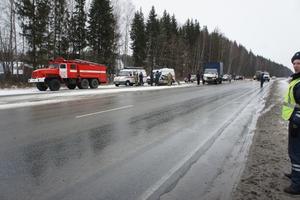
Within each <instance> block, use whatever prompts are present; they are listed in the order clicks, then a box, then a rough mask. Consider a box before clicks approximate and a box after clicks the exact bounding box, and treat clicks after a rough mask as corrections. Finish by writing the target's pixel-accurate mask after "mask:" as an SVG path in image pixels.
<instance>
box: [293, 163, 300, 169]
mask: <svg viewBox="0 0 300 200" xmlns="http://www.w3.org/2000/svg"><path fill="white" fill-rule="evenodd" d="M292 166H293V167H299V168H300V165H297V164H292Z"/></svg>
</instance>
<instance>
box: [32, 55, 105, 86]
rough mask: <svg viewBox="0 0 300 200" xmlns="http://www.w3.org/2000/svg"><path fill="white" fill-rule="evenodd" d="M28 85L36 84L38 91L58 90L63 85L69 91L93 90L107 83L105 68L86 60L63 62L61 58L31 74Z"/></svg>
mask: <svg viewBox="0 0 300 200" xmlns="http://www.w3.org/2000/svg"><path fill="white" fill-rule="evenodd" d="M28 82H29V83H36V87H37V88H38V89H39V90H40V91H46V90H47V89H48V87H49V89H50V90H51V91H57V90H59V89H60V86H61V83H64V84H65V85H66V86H67V87H68V88H69V89H75V88H76V86H77V87H78V88H79V89H87V88H88V87H90V88H92V89H95V88H98V86H99V84H101V83H107V77H106V66H104V65H101V64H97V63H93V62H89V61H86V60H78V59H76V60H65V59H64V58H62V57H59V58H56V59H55V60H52V61H50V62H49V66H48V67H47V68H43V69H37V70H34V71H33V72H32V75H31V79H29V80H28Z"/></svg>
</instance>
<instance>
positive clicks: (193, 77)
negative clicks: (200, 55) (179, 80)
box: [184, 74, 197, 83]
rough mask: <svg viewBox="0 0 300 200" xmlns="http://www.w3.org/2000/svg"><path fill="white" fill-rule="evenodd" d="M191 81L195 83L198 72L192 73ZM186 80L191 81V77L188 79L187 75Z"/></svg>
mask: <svg viewBox="0 0 300 200" xmlns="http://www.w3.org/2000/svg"><path fill="white" fill-rule="evenodd" d="M190 81H191V82H192V83H193V82H194V81H197V76H196V74H192V75H191V79H190ZM184 82H186V83H187V82H189V79H188V77H185V78H184Z"/></svg>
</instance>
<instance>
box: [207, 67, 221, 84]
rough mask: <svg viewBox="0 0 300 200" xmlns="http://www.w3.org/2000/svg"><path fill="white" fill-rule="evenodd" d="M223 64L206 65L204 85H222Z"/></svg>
mask: <svg viewBox="0 0 300 200" xmlns="http://www.w3.org/2000/svg"><path fill="white" fill-rule="evenodd" d="M222 77H223V63H222V62H212V63H207V64H205V65H204V72H203V84H204V83H215V84H218V83H222Z"/></svg>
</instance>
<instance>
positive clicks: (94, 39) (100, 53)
mask: <svg viewBox="0 0 300 200" xmlns="http://www.w3.org/2000/svg"><path fill="white" fill-rule="evenodd" d="M88 24H89V25H88V41H89V46H90V47H91V48H92V50H93V57H92V58H91V59H92V60H94V61H96V62H100V63H103V64H106V65H108V66H112V65H113V64H114V62H115V57H116V30H115V24H116V21H115V19H114V15H113V8H112V6H111V5H110V1H109V0H93V1H92V5H91V8H90V12H89V21H88Z"/></svg>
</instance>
